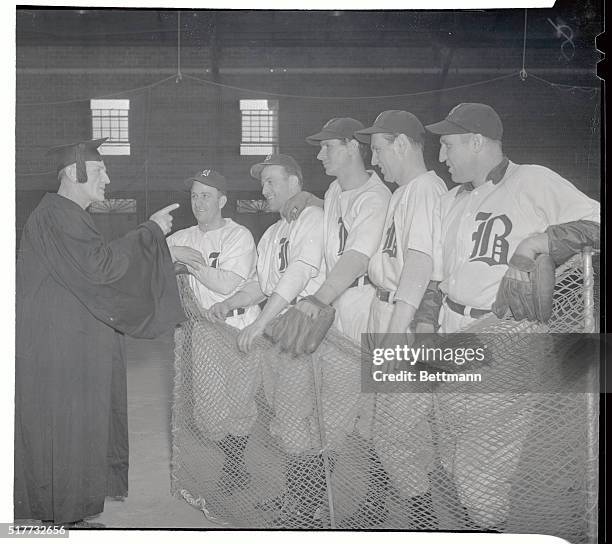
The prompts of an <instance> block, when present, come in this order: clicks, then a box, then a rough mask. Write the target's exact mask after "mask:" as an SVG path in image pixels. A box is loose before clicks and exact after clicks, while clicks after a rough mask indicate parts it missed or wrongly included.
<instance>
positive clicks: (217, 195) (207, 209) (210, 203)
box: [191, 181, 226, 225]
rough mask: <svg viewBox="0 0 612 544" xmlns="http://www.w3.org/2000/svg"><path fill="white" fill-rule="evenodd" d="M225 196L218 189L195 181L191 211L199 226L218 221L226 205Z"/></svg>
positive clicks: (192, 187) (192, 189) (192, 188)
mask: <svg viewBox="0 0 612 544" xmlns="http://www.w3.org/2000/svg"><path fill="white" fill-rule="evenodd" d="M225 201H226V199H225V196H224V195H223V194H222V193H221V192H220V191H219V190H218V189H217V188H216V187H209V186H208V185H203V184H202V183H199V182H197V181H194V182H193V183H192V185H191V211H192V212H193V215H194V217H195V218H196V219H197V221H198V224H200V223H202V224H206V225H207V224H209V223H213V222H214V221H216V220H217V219H218V218H219V217H220V215H221V209H222V208H223V206H224V205H225Z"/></svg>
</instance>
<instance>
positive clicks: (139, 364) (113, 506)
mask: <svg viewBox="0 0 612 544" xmlns="http://www.w3.org/2000/svg"><path fill="white" fill-rule="evenodd" d="M126 344H127V356H128V418H129V433H130V471H129V496H128V498H127V499H126V500H125V501H123V502H114V501H107V502H106V504H105V506H104V512H103V513H102V514H101V515H99V516H97V517H96V518H95V519H92V520H91V521H95V522H99V523H103V524H104V525H106V527H111V528H143V529H144V528H155V529H160V528H179V527H185V528H198V527H201V528H207V527H219V525H217V524H215V523H213V522H211V521H209V520H208V519H206V517H205V516H204V514H203V513H202V512H200V511H198V510H197V509H195V508H194V507H192V506H190V505H189V504H187V503H186V502H185V501H184V500H182V499H179V498H176V497H173V496H172V495H171V494H170V458H171V451H172V439H171V437H172V435H171V430H170V421H171V416H172V386H173V379H174V351H173V350H174V340H173V337H172V334H171V333H169V334H167V335H164V336H163V337H160V338H158V339H156V340H134V339H132V338H128V339H127V342H126Z"/></svg>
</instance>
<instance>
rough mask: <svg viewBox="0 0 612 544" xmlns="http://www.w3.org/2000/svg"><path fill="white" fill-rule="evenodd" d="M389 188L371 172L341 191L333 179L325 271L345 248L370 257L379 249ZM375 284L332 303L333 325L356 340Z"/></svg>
mask: <svg viewBox="0 0 612 544" xmlns="http://www.w3.org/2000/svg"><path fill="white" fill-rule="evenodd" d="M390 198H391V191H389V189H388V188H387V186H386V185H385V184H384V183H383V182H382V181H381V180H380V178H379V177H378V175H377V174H376V173H375V172H371V175H370V178H369V179H368V181H367V182H366V183H365V184H363V185H362V186H361V187H358V188H357V189H351V190H348V191H343V190H342V188H341V187H340V184H339V183H338V180H334V181H333V182H332V183H331V185H330V186H329V188H328V189H327V191H326V193H325V201H324V210H325V226H324V230H325V265H326V267H327V273H328V274H329V273H330V271H331V270H332V269H333V268H334V266H335V264H336V263H337V262H338V260H339V259H340V257H341V256H342V254H343V253H344V252H345V251H349V250H354V251H358V252H359V253H362V254H364V255H365V256H366V257H368V258H371V257H372V255H374V253H375V252H376V250H377V249H378V245H379V243H380V239H381V236H382V232H383V227H384V223H385V216H386V213H387V206H388V204H389V200H390ZM373 296H374V288H373V287H372V285H370V284H367V285H366V284H363V280H360V284H359V285H358V286H356V287H351V288H349V289H347V290H346V291H345V292H344V293H342V294H341V295H340V296H339V297H338V298H337V299H336V300H335V301H334V303H333V305H334V307H335V308H336V319H335V322H334V325H335V326H336V328H337V329H338V330H339V331H340V332H342V333H344V334H345V335H347V336H349V337H350V338H352V339H353V340H355V341H356V342H361V333H363V332H365V331H366V327H367V324H368V316H369V313H370V304H371V302H372V298H373Z"/></svg>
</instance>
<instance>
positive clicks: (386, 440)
mask: <svg viewBox="0 0 612 544" xmlns="http://www.w3.org/2000/svg"><path fill="white" fill-rule="evenodd" d="M446 191H447V189H446V185H445V184H444V182H443V181H442V180H441V179H440V178H439V177H438V176H437V175H436V173H435V172H433V171H429V172H426V173H424V174H422V175H420V176H418V177H416V178H415V179H413V180H412V181H410V183H408V184H407V185H403V186H401V187H398V189H396V191H395V192H394V193H393V195H392V197H391V201H390V202H389V208H388V210H387V216H386V218H385V226H384V230H383V236H382V238H381V241H380V245H379V247H378V251H377V252H376V253H375V254H374V256H373V257H372V259H371V260H370V266H369V268H368V275H369V276H370V279H371V280H372V281H373V282H374V284H375V285H376V286H377V287H379V288H381V289H384V290H385V291H389V292H390V297H389V301H384V302H383V301H382V300H380V299H379V298H377V297H374V300H373V301H372V306H371V308H370V317H369V320H368V332H373V333H380V332H386V330H387V327H388V326H389V322H390V321H391V316H392V314H393V296H394V294H395V292H396V291H397V289H398V287H399V282H400V277H401V274H402V270H403V268H404V255H405V253H406V252H407V251H408V250H410V249H412V250H415V251H420V252H422V253H425V254H426V255H429V256H430V257H432V259H433V217H434V210H435V208H436V206H437V205H438V201H439V200H440V197H441V195H443V194H444V193H446ZM431 409H432V399H431V395H430V394H416V393H411V394H409V395H402V394H399V393H394V394H384V393H379V394H378V395H377V397H376V412H375V421H374V429H373V439H374V445H375V447H376V451H377V453H378V455H379V457H380V459H381V461H382V463H383V466H384V467H385V470H386V471H387V473H388V474H389V477H390V478H391V480H392V481H393V483H394V485H395V487H396V488H397V489H398V490H399V491H400V493H401V494H402V495H403V496H406V497H411V496H414V495H418V494H421V493H424V492H425V491H426V490H427V489H428V487H429V481H428V479H427V474H428V472H429V469H430V464H431V462H432V459H433V447H432V441H431V436H430V428H429V423H428V422H427V415H428V413H429V412H430V411H431Z"/></svg>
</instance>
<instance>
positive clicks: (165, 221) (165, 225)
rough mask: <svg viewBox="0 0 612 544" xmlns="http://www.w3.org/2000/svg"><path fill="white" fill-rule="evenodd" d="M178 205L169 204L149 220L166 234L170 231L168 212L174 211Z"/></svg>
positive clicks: (170, 221) (170, 220)
mask: <svg viewBox="0 0 612 544" xmlns="http://www.w3.org/2000/svg"><path fill="white" fill-rule="evenodd" d="M179 206H180V204H170V206H166V207H165V208H162V209H161V210H158V211H156V212H155V213H154V214H153V215H152V216H151V217H149V219H150V220H151V221H155V223H157V224H158V225H159V228H160V229H161V230H162V232H163V233H164V234H168V233H169V232H170V231H171V230H172V215H170V212H172V211H174V210H176V209H177V208H178V207H179Z"/></svg>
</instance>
